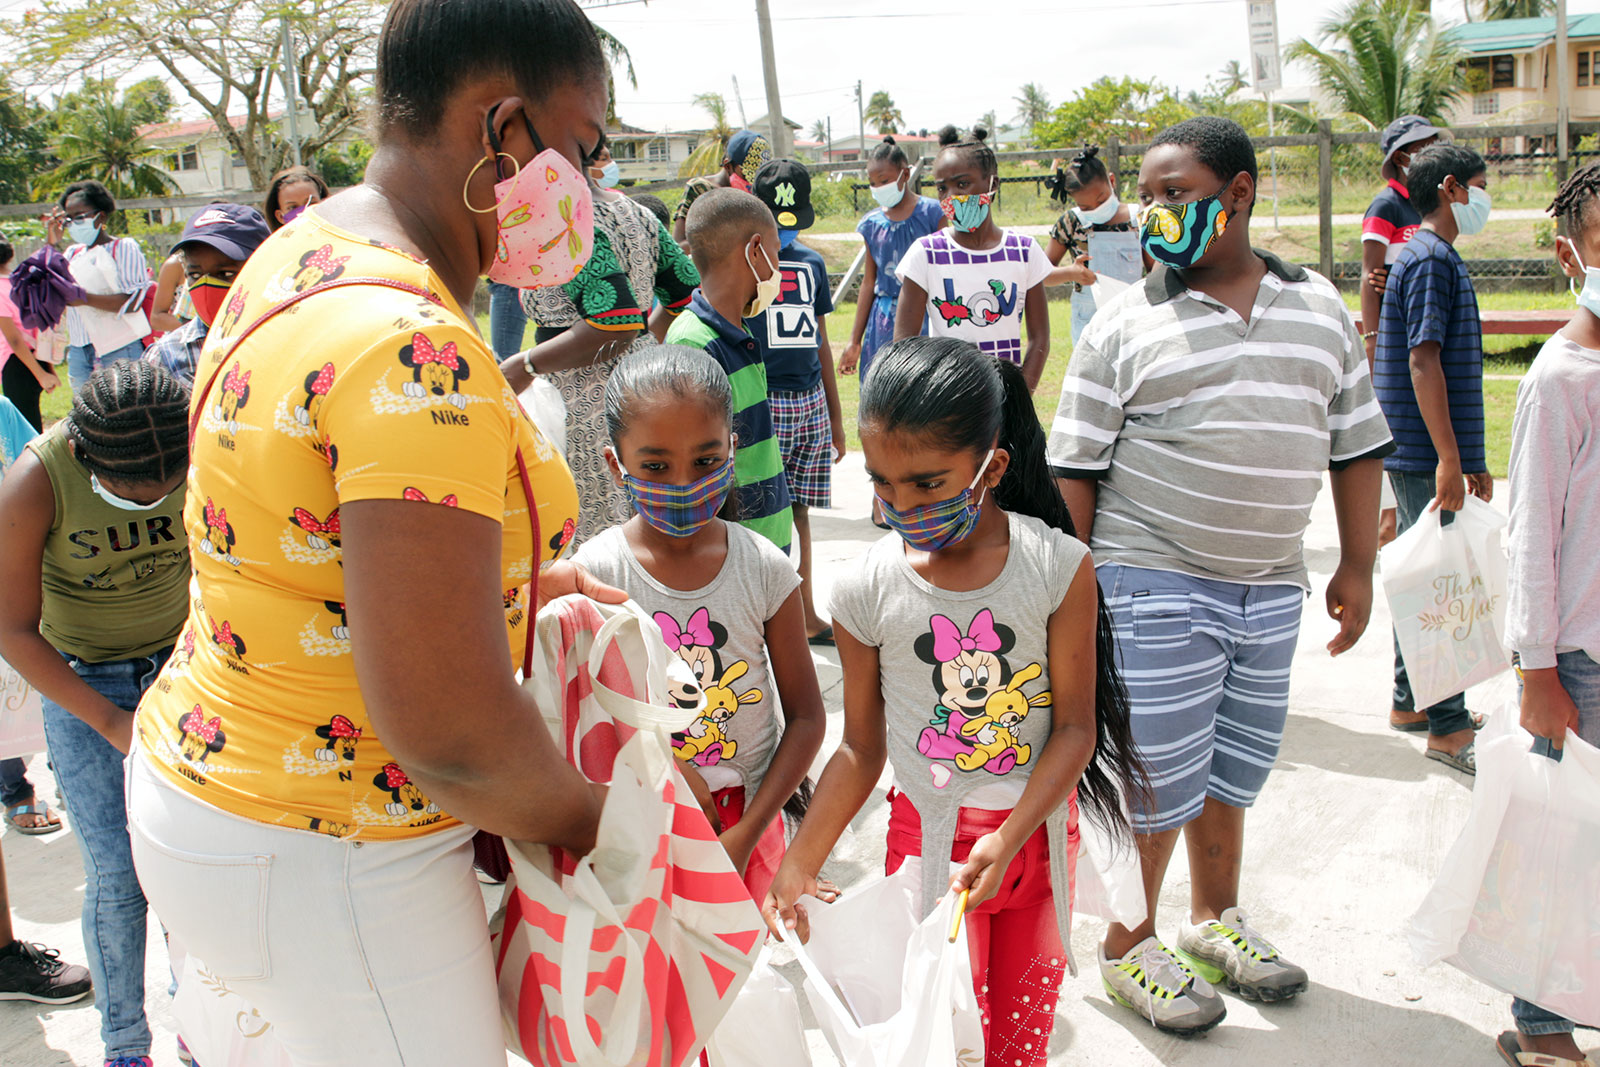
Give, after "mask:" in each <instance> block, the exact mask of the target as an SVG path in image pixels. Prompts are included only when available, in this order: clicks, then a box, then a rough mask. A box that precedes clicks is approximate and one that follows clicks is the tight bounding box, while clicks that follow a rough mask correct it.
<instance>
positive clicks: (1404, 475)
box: [1389, 471, 1472, 737]
mask: <svg viewBox="0 0 1600 1067" xmlns="http://www.w3.org/2000/svg"><path fill="white" fill-rule="evenodd" d="M1389 481H1390V483H1391V484H1392V485H1393V486H1394V497H1395V532H1396V533H1397V534H1402V533H1405V532H1406V531H1407V530H1409V529H1411V527H1413V526H1415V525H1416V524H1417V520H1418V519H1420V518H1421V517H1422V514H1423V510H1424V509H1425V508H1427V506H1428V501H1430V500H1432V499H1433V492H1434V477H1433V475H1432V474H1424V473H1422V472H1420V471H1390V472H1389ZM1394 710H1395V711H1425V712H1427V714H1428V732H1429V733H1430V734H1432V735H1433V736H1434V737H1443V736H1445V735H1446V734H1453V733H1456V732H1457V731H1460V730H1470V729H1472V714H1471V713H1470V712H1469V711H1467V695H1466V694H1465V693H1457V694H1456V695H1455V696H1453V697H1450V698H1449V699H1448V700H1441V701H1439V703H1437V704H1435V705H1434V706H1433V707H1431V708H1418V707H1417V706H1416V700H1415V698H1413V697H1412V695H1411V679H1409V678H1407V677H1406V662H1405V660H1404V659H1403V658H1402V657H1401V655H1400V638H1399V637H1398V636H1396V637H1395V639H1394Z"/></svg>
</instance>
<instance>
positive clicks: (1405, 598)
mask: <svg viewBox="0 0 1600 1067" xmlns="http://www.w3.org/2000/svg"><path fill="white" fill-rule="evenodd" d="M1441 518H1442V513H1441V512H1439V511H1424V512H1423V513H1422V517H1421V518H1419V519H1418V520H1417V522H1416V525H1414V526H1412V527H1411V529H1409V530H1407V531H1406V532H1405V533H1403V534H1401V535H1400V536H1399V537H1397V538H1395V539H1394V540H1393V541H1392V542H1390V543H1389V544H1387V545H1385V546H1384V548H1383V551H1382V552H1381V553H1379V558H1380V559H1381V560H1382V563H1383V591H1384V594H1385V595H1386V596H1387V597H1388V598H1389V613H1390V615H1391V616H1393V618H1394V631H1395V635H1396V636H1397V637H1398V638H1399V640H1400V654H1401V656H1402V658H1403V659H1404V660H1405V664H1406V675H1407V677H1409V678H1410V680H1411V692H1412V694H1413V696H1414V698H1415V701H1416V706H1417V707H1419V708H1426V707H1431V706H1433V705H1434V704H1437V703H1438V702H1439V701H1441V700H1445V699H1447V698H1448V697H1453V696H1455V695H1456V694H1457V693H1462V692H1465V691H1466V690H1467V689H1468V688H1469V687H1471V686H1474V685H1477V684H1478V683H1479V682H1484V681H1487V680H1488V679H1490V678H1493V677H1494V676H1495V675H1497V674H1499V673H1500V672H1501V671H1504V670H1506V669H1507V668H1509V667H1510V666H1511V657H1510V656H1509V655H1508V654H1507V652H1506V649H1505V641H1504V634H1505V626H1506V554H1505V550H1504V548H1502V547H1501V542H1500V533H1501V531H1502V530H1503V529H1505V525H1506V520H1505V517H1504V516H1502V515H1501V514H1500V513H1499V512H1498V511H1495V510H1494V508H1492V507H1490V506H1489V505H1488V504H1485V503H1484V502H1483V501H1481V500H1479V499H1478V498H1477V497H1474V496H1468V497H1467V498H1466V503H1465V504H1464V505H1463V507H1462V509H1461V510H1460V511H1458V512H1456V513H1455V520H1454V521H1453V522H1451V523H1450V525H1448V526H1445V525H1442V524H1441V522H1440V519H1441Z"/></svg>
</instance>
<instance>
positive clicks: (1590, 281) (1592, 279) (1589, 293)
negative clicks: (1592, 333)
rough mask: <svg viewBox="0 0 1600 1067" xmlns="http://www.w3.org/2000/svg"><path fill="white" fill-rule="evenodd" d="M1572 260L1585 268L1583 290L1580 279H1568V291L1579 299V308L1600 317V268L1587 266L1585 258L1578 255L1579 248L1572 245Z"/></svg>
mask: <svg viewBox="0 0 1600 1067" xmlns="http://www.w3.org/2000/svg"><path fill="white" fill-rule="evenodd" d="M1571 247H1572V258H1573V259H1576V260H1577V261H1578V266H1579V267H1582V268H1583V288H1581V289H1580V288H1578V279H1576V278H1568V279H1567V289H1568V290H1569V291H1570V292H1571V293H1572V295H1573V296H1575V297H1577V298H1578V306H1579V307H1581V308H1584V309H1585V310H1587V311H1589V312H1590V313H1591V314H1594V315H1600V267H1590V266H1586V265H1585V264H1584V262H1583V257H1582V256H1580V255H1578V246H1577V245H1572V246H1571Z"/></svg>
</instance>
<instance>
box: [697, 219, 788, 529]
mask: <svg viewBox="0 0 1600 1067" xmlns="http://www.w3.org/2000/svg"><path fill="white" fill-rule="evenodd" d="M688 234H689V246H690V248H691V250H692V251H691V255H692V256H693V257H694V265H695V267H697V268H698V269H699V271H700V288H698V289H696V290H695V291H694V295H693V296H692V297H690V298H689V306H688V307H687V308H685V309H684V311H683V314H681V315H679V316H678V317H677V319H675V320H674V321H673V323H672V326H671V328H670V329H668V330H667V338H666V342H667V344H669V345H688V346H689V347H691V348H700V349H704V350H705V352H706V354H707V355H709V356H710V357H711V358H712V359H714V360H716V361H717V363H718V364H719V365H721V367H722V369H723V370H724V371H725V372H727V375H728V383H729V384H730V385H732V386H733V433H734V436H735V438H737V440H736V441H735V442H734V446H735V451H734V458H733V468H734V476H735V477H736V478H738V480H739V490H738V494H739V495H738V504H739V522H740V524H741V525H743V526H746V527H748V528H749V529H750V531H751V532H752V533H758V534H760V535H761V536H763V537H765V538H766V539H767V540H769V541H771V542H772V543H773V544H775V545H777V546H778V547H779V548H781V549H783V550H784V551H785V552H787V551H789V541H790V539H791V537H792V536H793V523H794V512H793V508H792V507H791V505H790V499H789V483H788V480H787V479H786V478H785V477H784V473H783V456H782V454H781V453H780V451H779V449H778V439H777V436H776V433H775V431H774V429H773V425H772V410H771V408H770V406H769V405H768V402H767V368H766V364H765V362H764V361H763V358H762V351H761V345H760V343H758V342H757V341H756V339H755V338H754V337H752V336H750V333H749V331H747V330H746V329H745V328H744V325H743V320H744V319H747V318H754V317H755V316H757V315H760V314H762V313H763V312H764V311H766V309H767V307H768V305H770V304H771V303H772V302H773V300H774V299H775V298H776V297H777V295H778V290H779V287H780V286H781V285H782V283H783V276H782V274H781V273H779V270H778V223H777V220H776V219H774V218H773V217H772V212H771V211H769V210H767V205H765V204H763V203H762V202H761V201H760V200H758V199H756V198H755V196H753V195H752V194H750V193H747V192H744V191H743V190H740V189H712V190H710V191H709V192H706V193H702V194H701V195H700V197H699V198H698V199H696V200H695V202H694V206H692V207H691V208H690V209H689V218H688Z"/></svg>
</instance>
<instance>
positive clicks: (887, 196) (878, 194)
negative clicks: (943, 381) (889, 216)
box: [872, 171, 906, 211]
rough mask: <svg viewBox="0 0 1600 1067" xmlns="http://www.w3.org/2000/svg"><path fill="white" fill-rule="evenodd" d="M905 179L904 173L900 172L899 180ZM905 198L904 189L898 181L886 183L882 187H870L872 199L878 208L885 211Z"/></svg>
mask: <svg viewBox="0 0 1600 1067" xmlns="http://www.w3.org/2000/svg"><path fill="white" fill-rule="evenodd" d="M905 177H906V173H905V172H904V171H901V172H900V178H905ZM905 198H906V187H905V186H904V185H902V184H901V183H900V180H899V179H897V180H895V181H892V182H888V183H887V184H884V185H874V186H872V199H874V200H876V201H877V202H878V206H879V207H881V208H883V209H884V210H885V211H887V210H889V209H890V208H892V207H894V206H895V205H896V204H898V203H899V202H900V201H902V200H904V199H905Z"/></svg>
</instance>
